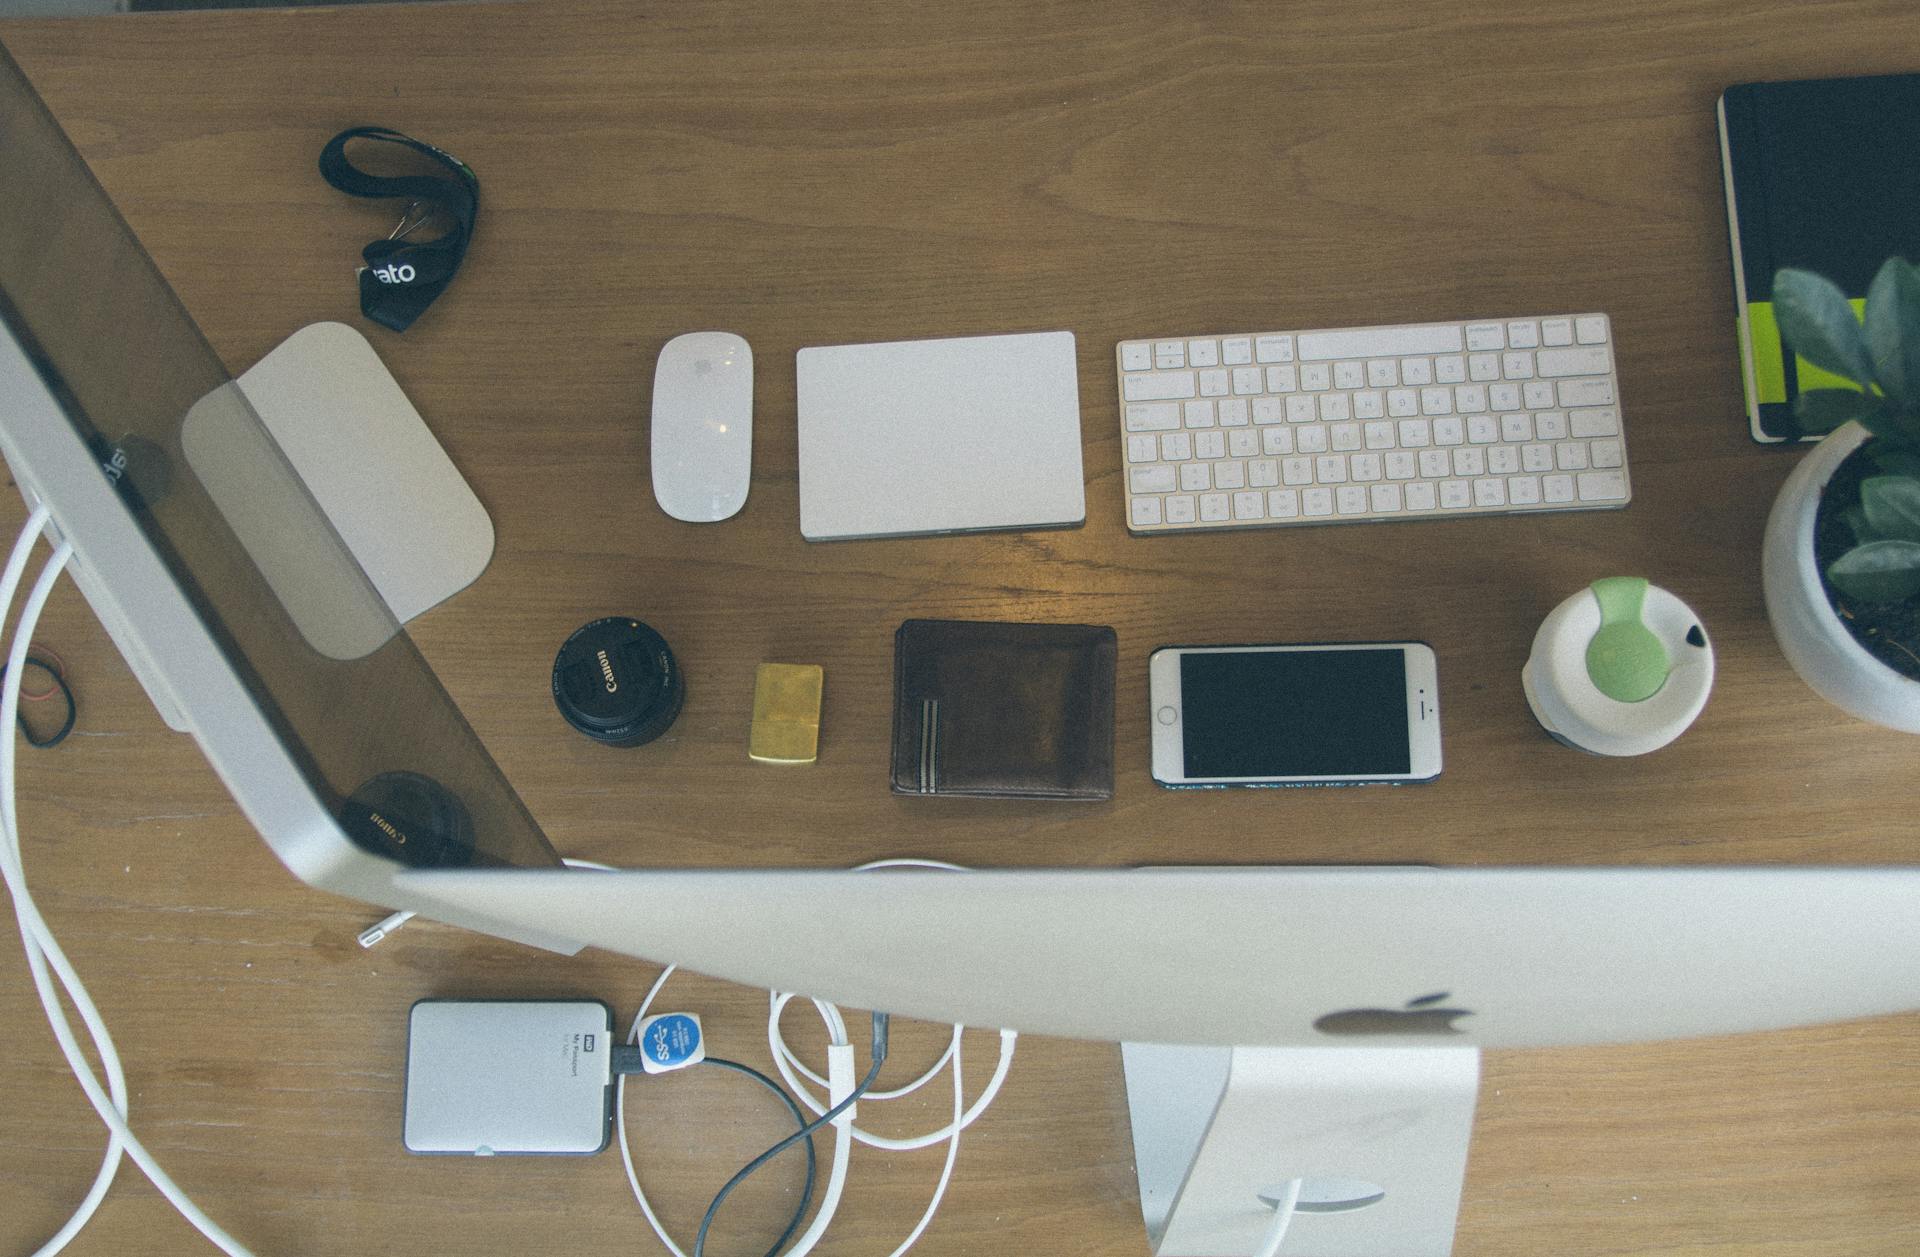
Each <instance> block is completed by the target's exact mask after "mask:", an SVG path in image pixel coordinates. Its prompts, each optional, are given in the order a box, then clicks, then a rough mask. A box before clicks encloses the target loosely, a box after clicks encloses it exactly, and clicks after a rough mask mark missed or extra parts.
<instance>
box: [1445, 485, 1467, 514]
mask: <svg viewBox="0 0 1920 1257" xmlns="http://www.w3.org/2000/svg"><path fill="white" fill-rule="evenodd" d="M1439 487H1440V506H1441V509H1443V510H1449V511H1457V510H1459V509H1460V508H1462V507H1465V506H1471V505H1473V490H1472V489H1471V488H1470V487H1468V485H1467V482H1466V481H1464V480H1442V481H1441V482H1440V486H1439Z"/></svg>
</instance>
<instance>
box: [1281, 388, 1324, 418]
mask: <svg viewBox="0 0 1920 1257" xmlns="http://www.w3.org/2000/svg"><path fill="white" fill-rule="evenodd" d="M1318 413H1319V408H1318V407H1317V406H1315V405H1314V404H1313V398H1311V397H1308V396H1306V395H1305V394H1304V393H1295V394H1294V395H1293V396H1291V397H1289V398H1287V422H1288V423H1308V422H1311V421H1312V419H1313V417H1314V416H1315V415H1316V414H1318Z"/></svg>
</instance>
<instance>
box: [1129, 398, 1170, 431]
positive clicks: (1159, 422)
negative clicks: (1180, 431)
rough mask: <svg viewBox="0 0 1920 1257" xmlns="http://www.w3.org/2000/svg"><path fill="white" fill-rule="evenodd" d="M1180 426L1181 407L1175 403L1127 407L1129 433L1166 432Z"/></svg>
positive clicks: (1142, 404) (1152, 403) (1150, 403)
mask: <svg viewBox="0 0 1920 1257" xmlns="http://www.w3.org/2000/svg"><path fill="white" fill-rule="evenodd" d="M1179 426H1180V407H1179V406H1178V405H1176V404H1175V403H1173V402H1141V403H1137V404H1134V405H1130V406H1128V407H1127V431H1129V432H1165V431H1167V430H1168V429H1170V428H1177V427H1179Z"/></svg>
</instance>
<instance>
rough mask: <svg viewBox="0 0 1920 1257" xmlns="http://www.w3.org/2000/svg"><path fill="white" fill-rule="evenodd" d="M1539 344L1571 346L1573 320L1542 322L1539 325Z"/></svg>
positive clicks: (1547, 320) (1548, 320)
mask: <svg viewBox="0 0 1920 1257" xmlns="http://www.w3.org/2000/svg"><path fill="white" fill-rule="evenodd" d="M1540 343H1541V344H1543V345H1571V344H1572V343H1573V320H1572V319H1546V320H1543V321H1542V322H1541V324H1540Z"/></svg>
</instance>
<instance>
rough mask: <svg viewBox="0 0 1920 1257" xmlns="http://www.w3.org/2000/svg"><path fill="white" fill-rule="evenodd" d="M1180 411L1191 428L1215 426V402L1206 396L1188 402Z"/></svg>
mask: <svg viewBox="0 0 1920 1257" xmlns="http://www.w3.org/2000/svg"><path fill="white" fill-rule="evenodd" d="M1180 413H1181V416H1182V417H1183V418H1184V419H1185V420H1186V425H1187V426H1188V427H1189V428H1211V427H1212V426H1213V403H1212V402H1210V401H1208V400H1207V399H1206V398H1204V397H1202V398H1199V399H1197V400H1194V401H1190V402H1188V403H1187V404H1186V405H1185V406H1183V407H1182V408H1181V410H1180ZM1203 457H1204V455H1203Z"/></svg>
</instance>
